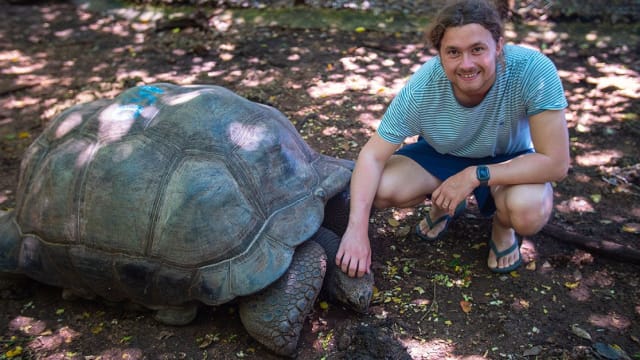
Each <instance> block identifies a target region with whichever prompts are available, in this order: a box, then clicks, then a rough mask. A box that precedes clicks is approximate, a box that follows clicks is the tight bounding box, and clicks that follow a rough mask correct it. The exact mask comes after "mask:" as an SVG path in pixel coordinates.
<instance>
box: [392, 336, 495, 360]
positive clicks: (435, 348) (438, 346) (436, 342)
mask: <svg viewBox="0 0 640 360" xmlns="http://www.w3.org/2000/svg"><path fill="white" fill-rule="evenodd" d="M400 342H401V343H402V344H403V345H404V346H405V347H406V348H407V353H408V354H409V356H411V358H412V359H450V360H486V358H485V357H484V356H481V355H460V356H455V355H453V353H454V352H455V344H454V343H453V342H452V341H450V340H444V339H433V340H426V339H416V338H408V339H400Z"/></svg>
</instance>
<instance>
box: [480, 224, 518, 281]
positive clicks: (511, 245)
mask: <svg viewBox="0 0 640 360" xmlns="http://www.w3.org/2000/svg"><path fill="white" fill-rule="evenodd" d="M519 238H520V236H519V235H518V234H516V233H515V232H514V231H513V229H506V230H504V229H502V228H501V226H499V225H496V224H495V223H494V225H493V231H492V232H491V238H490V239H489V248H490V250H489V258H488V259H487V266H488V267H489V270H491V271H493V272H496V273H508V272H511V271H513V270H515V269H517V268H519V267H520V266H521V265H522V254H520V243H519Z"/></svg>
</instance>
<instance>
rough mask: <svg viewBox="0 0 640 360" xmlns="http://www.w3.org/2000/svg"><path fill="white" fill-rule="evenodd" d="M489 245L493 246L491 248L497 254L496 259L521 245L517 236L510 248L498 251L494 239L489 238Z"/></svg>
mask: <svg viewBox="0 0 640 360" xmlns="http://www.w3.org/2000/svg"><path fill="white" fill-rule="evenodd" d="M489 246H491V250H493V253H494V254H495V255H496V260H499V259H501V258H503V257H505V256H506V255H509V254H511V253H512V252H513V251H514V250H516V249H517V248H518V246H519V244H518V238H517V237H516V239H515V241H514V242H513V244H511V246H509V248H508V249H506V250H502V251H498V248H497V247H496V244H495V243H494V242H493V239H489Z"/></svg>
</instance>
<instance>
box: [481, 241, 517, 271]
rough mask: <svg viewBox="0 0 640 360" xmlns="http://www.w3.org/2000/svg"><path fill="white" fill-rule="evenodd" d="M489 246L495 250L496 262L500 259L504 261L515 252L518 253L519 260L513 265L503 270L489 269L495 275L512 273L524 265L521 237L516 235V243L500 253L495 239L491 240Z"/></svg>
mask: <svg viewBox="0 0 640 360" xmlns="http://www.w3.org/2000/svg"><path fill="white" fill-rule="evenodd" d="M489 246H490V247H491V250H493V253H494V254H496V262H498V261H500V259H502V258H503V257H505V256H507V255H509V254H511V253H512V252H513V251H514V250H517V251H518V260H517V261H516V262H514V263H513V264H511V265H509V266H507V267H503V268H498V267H495V268H492V267H489V270H491V271H493V272H494V273H498V274H506V273H510V272H512V271H513V270H515V269H517V268H519V267H520V266H521V265H522V254H521V253H520V235H518V234H515V241H514V242H513V244H511V246H509V248H508V249H506V250H503V251H498V248H497V247H496V244H495V243H494V242H493V239H491V238H489Z"/></svg>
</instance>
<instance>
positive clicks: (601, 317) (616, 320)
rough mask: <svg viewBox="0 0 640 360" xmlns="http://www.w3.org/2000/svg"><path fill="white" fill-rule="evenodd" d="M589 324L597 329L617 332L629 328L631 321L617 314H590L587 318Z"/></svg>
mask: <svg viewBox="0 0 640 360" xmlns="http://www.w3.org/2000/svg"><path fill="white" fill-rule="evenodd" d="M589 323H591V324H592V325H594V326H597V327H599V328H606V329H609V330H614V331H619V330H624V329H628V328H629V327H630V326H631V320H630V319H629V318H628V317H626V316H624V315H622V314H618V313H615V312H613V313H609V314H592V315H590V316H589Z"/></svg>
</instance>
